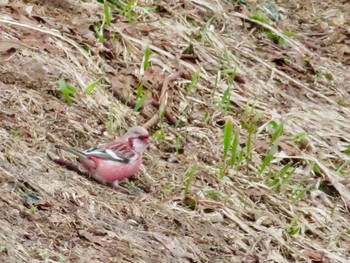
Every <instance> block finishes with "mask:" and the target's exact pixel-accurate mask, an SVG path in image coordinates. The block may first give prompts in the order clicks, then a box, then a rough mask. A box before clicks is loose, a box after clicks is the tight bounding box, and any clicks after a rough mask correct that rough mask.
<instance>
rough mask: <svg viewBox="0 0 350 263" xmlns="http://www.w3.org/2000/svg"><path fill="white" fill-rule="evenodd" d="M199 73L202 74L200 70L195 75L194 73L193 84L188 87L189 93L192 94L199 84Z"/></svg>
mask: <svg viewBox="0 0 350 263" xmlns="http://www.w3.org/2000/svg"><path fill="white" fill-rule="evenodd" d="M199 73H200V71H199V70H197V71H196V72H195V73H193V75H192V79H191V82H190V84H188V86H187V91H189V92H191V91H192V89H193V87H194V86H195V85H196V84H197V82H198V78H199Z"/></svg>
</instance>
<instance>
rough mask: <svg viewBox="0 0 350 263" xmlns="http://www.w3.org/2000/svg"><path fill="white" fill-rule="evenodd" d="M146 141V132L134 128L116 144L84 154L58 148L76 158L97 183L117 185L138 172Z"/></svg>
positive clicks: (70, 149) (65, 148)
mask: <svg viewBox="0 0 350 263" xmlns="http://www.w3.org/2000/svg"><path fill="white" fill-rule="evenodd" d="M148 141H149V134H148V132H147V130H146V129H145V128H143V127H141V126H135V127H133V128H130V129H129V130H128V132H127V133H126V134H125V135H123V136H122V137H121V138H119V140H117V141H116V142H114V143H111V144H107V145H104V146H101V147H99V148H91V149H88V150H86V151H84V152H80V151H77V150H74V149H72V148H68V147H62V146H59V148H60V149H63V150H65V151H68V152H70V153H72V154H74V155H76V156H78V160H79V162H80V163H81V164H82V165H83V166H84V168H85V169H86V170H87V171H88V172H89V173H90V174H91V175H92V177H94V178H95V179H96V180H97V181H99V182H102V183H111V184H113V185H118V183H119V181H120V180H123V179H124V178H127V177H129V176H131V175H133V174H135V173H137V172H138V171H139V169H140V166H141V163H142V154H143V152H144V151H145V150H146V148H147V145H148Z"/></svg>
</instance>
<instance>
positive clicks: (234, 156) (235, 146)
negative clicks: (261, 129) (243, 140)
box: [230, 131, 239, 165]
mask: <svg viewBox="0 0 350 263" xmlns="http://www.w3.org/2000/svg"><path fill="white" fill-rule="evenodd" d="M238 144H239V132H238V131H236V132H235V137H234V139H233V142H232V145H231V159H230V164H231V165H235V163H236V159H237V151H238Z"/></svg>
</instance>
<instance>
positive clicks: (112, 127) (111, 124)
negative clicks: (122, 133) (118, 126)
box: [107, 104, 115, 134]
mask: <svg viewBox="0 0 350 263" xmlns="http://www.w3.org/2000/svg"><path fill="white" fill-rule="evenodd" d="M114 130H115V123H114V115H113V104H111V105H110V107H109V113H108V124H107V132H108V133H109V134H112V133H113V131H114Z"/></svg>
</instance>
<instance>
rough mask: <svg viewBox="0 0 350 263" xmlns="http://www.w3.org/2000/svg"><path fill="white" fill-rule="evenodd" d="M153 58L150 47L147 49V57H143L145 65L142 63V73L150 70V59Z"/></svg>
mask: <svg viewBox="0 0 350 263" xmlns="http://www.w3.org/2000/svg"><path fill="white" fill-rule="evenodd" d="M150 56H151V49H150V48H149V46H147V47H146V49H145V55H144V56H143V63H142V69H141V71H145V70H146V69H148V68H149V58H150Z"/></svg>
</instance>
